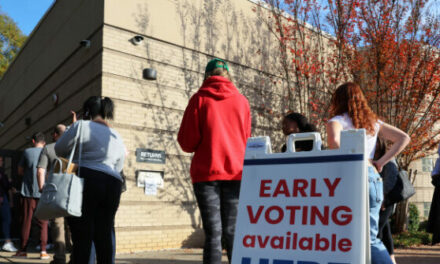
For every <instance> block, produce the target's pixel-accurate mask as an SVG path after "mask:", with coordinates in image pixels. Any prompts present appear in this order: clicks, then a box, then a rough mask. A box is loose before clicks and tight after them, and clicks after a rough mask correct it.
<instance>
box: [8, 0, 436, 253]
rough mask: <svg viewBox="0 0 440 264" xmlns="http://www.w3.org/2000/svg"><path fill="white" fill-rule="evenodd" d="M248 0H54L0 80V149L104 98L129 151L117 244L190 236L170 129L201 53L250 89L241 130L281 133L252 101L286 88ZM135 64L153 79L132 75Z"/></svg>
mask: <svg viewBox="0 0 440 264" xmlns="http://www.w3.org/2000/svg"><path fill="white" fill-rule="evenodd" d="M256 6H257V5H256V3H255V1H250V0H225V1H210V0H161V1H157V0H130V1H122V0H77V1H68V0H57V1H55V3H54V4H53V6H52V7H51V8H50V10H48V12H47V13H46V15H45V16H44V17H43V18H42V20H41V21H40V23H39V24H38V26H37V27H36V28H35V29H34V31H33V32H32V34H31V35H30V37H29V39H28V40H27V42H26V43H25V45H24V47H23V48H22V50H21V51H20V53H19V54H18V56H17V57H16V59H15V60H14V62H13V63H12V64H11V65H10V67H9V69H8V71H7V72H6V73H5V75H4V77H3V79H2V80H1V81H0V121H1V122H2V123H3V124H4V126H3V127H1V128H0V149H4V150H22V149H24V148H25V147H27V146H28V144H29V137H30V136H31V135H32V134H33V133H34V132H36V131H43V132H45V133H46V134H47V135H49V133H50V131H51V130H52V128H53V127H54V126H55V125H56V124H57V123H66V124H70V123H71V116H70V111H71V110H74V111H77V112H81V107H82V103H83V102H84V101H85V99H87V98H88V97H89V96H91V95H101V96H108V97H110V98H112V99H113V100H114V102H115V105H116V109H115V119H114V121H113V122H112V123H111V124H112V126H113V127H114V128H115V129H116V130H117V131H118V132H119V133H120V134H121V135H122V137H123V139H124V142H125V144H126V147H127V149H128V153H129V154H128V157H127V160H126V164H125V166H124V174H125V175H126V177H127V191H126V192H124V193H123V194H122V198H121V204H120V208H119V210H118V212H117V215H116V223H115V226H116V233H117V236H116V237H117V251H118V252H131V251H140V250H150V249H163V248H179V247H194V246H201V245H202V242H203V232H202V231H201V219H200V217H199V214H198V211H197V204H196V202H195V197H194V195H193V191H192V184H191V181H190V177H189V165H190V160H191V155H189V154H187V153H184V152H182V150H181V149H180V147H179V146H178V144H177V141H176V137H177V131H178V129H179V125H180V120H181V117H182V114H183V111H184V109H185V107H186V105H187V103H188V100H189V98H190V97H191V95H192V94H193V93H194V92H196V91H197V89H198V88H199V87H200V85H201V84H202V81H203V74H204V67H205V65H206V63H207V62H208V61H209V60H210V59H211V58H212V57H219V58H222V59H225V60H226V61H228V63H229V64H230V68H231V70H232V77H233V81H234V83H235V84H236V86H237V87H238V88H239V90H240V92H242V93H243V94H244V95H245V96H246V97H247V98H248V99H249V102H250V104H251V107H252V134H253V135H257V136H260V135H269V136H270V137H271V139H272V141H273V142H272V145H273V146H274V150H277V149H279V148H280V147H281V144H282V141H283V138H282V136H281V133H280V130H281V129H280V119H279V115H274V114H273V113H267V112H266V111H265V110H264V108H263V107H261V106H262V105H264V106H265V107H267V106H270V107H271V108H272V109H274V112H275V113H278V114H280V113H283V112H284V110H285V109H284V107H283V103H282V101H283V100H282V98H284V96H285V89H284V88H285V87H284V86H283V82H281V81H280V80H281V78H280V75H279V72H281V70H280V68H279V67H280V66H279V63H277V58H278V57H279V47H278V42H277V40H276V38H274V36H273V34H272V33H271V32H270V30H268V28H267V27H266V26H265V25H264V23H262V21H261V20H260V19H259V18H258V17H257V15H256V13H255V12H254V11H253V9H254V8H256ZM135 37H137V38H136V39H135V41H134V40H133V39H134V38H135ZM145 69H154V70H155V71H156V72H157V79H156V80H146V79H145V78H143V72H144V70H145ZM148 155H150V156H154V155H156V157H160V158H159V160H157V159H156V160H153V159H147V158H145V157H148ZM155 177H159V178H163V184H153V189H150V190H145V187H142V185H145V184H143V183H142V182H141V179H143V178H148V179H150V180H153V181H154V179H156V178H155ZM418 178H419V179H420V178H422V177H418ZM423 179H424V178H423ZM423 188H424V187H423ZM424 193H425V191H424ZM431 195H432V194H431ZM425 198H427V197H423V199H425ZM413 199H415V200H417V202H418V203H420V202H419V196H417V195H416V196H415V198H413ZM420 199H421V200H423V199H422V198H420ZM423 201H425V200H423ZM429 201H430V197H429Z"/></svg>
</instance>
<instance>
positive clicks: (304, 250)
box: [232, 130, 369, 264]
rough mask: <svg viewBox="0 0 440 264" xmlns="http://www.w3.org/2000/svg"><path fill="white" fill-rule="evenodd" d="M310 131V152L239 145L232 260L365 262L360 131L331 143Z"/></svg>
mask: <svg viewBox="0 0 440 264" xmlns="http://www.w3.org/2000/svg"><path fill="white" fill-rule="evenodd" d="M314 136H316V138H314V140H315V148H314V150H312V151H310V152H298V153H294V152H293V151H294V150H292V148H291V147H289V146H288V150H289V149H290V150H289V151H288V152H286V153H274V154H270V151H261V152H260V153H258V152H257V151H255V149H252V150H251V149H249V151H247V152H246V158H245V163H244V170H243V179H242V184H241V186H242V187H241V193H240V202H239V209H238V216H237V224H236V231H235V239H234V250H233V257H232V263H233V264H324V263H325V264H330V263H331V264H348V263H350V264H363V263H368V261H369V260H368V259H369V257H368V254H369V237H368V232H369V231H368V221H367V220H368V199H367V197H368V188H367V187H368V186H367V176H366V164H367V160H366V158H365V155H364V151H365V149H364V148H365V132H364V130H356V131H347V132H343V133H342V135H341V148H340V149H339V150H324V151H321V150H318V148H319V147H320V137H319V134H315V135H314ZM291 137H292V138H290V139H289V143H288V144H293V142H294V141H295V136H293V135H292V136H291ZM298 138H308V139H309V138H310V137H304V135H299V136H298ZM318 138H319V140H318ZM257 141H258V139H257ZM264 141H265V142H267V139H264ZM250 142H251V143H252V145H253V146H254V145H255V144H256V143H255V139H253V140H250ZM317 146H319V147H317ZM260 149H262V150H264V149H265V148H260Z"/></svg>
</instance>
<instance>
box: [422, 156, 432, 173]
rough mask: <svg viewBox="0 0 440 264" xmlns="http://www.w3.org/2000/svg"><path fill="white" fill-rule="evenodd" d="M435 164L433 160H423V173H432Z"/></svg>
mask: <svg viewBox="0 0 440 264" xmlns="http://www.w3.org/2000/svg"><path fill="white" fill-rule="evenodd" d="M432 164H433V162H432V159H431V158H423V159H422V171H423V172H431V171H432V169H433V166H432Z"/></svg>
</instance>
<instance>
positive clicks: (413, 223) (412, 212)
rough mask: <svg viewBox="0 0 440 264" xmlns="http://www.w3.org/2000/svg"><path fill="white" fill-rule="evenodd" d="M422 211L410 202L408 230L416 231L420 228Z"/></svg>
mask: <svg viewBox="0 0 440 264" xmlns="http://www.w3.org/2000/svg"><path fill="white" fill-rule="evenodd" d="M419 215H420V213H419V209H417V206H416V205H415V204H412V203H410V204H409V207H408V231H409V232H415V231H417V230H419V225H420V216H419Z"/></svg>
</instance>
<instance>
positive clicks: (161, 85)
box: [102, 0, 283, 252]
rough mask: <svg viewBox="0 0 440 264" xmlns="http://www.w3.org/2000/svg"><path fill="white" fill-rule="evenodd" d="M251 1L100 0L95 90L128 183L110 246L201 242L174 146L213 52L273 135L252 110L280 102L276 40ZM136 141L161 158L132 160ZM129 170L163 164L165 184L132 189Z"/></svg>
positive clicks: (183, 164)
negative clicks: (99, 69) (103, 102)
mask: <svg viewBox="0 0 440 264" xmlns="http://www.w3.org/2000/svg"><path fill="white" fill-rule="evenodd" d="M253 6H255V4H253V3H252V2H250V1H247V0H240V1H218V2H217V1H204V2H203V1H198V0H195V1H171V0H164V1H160V3H159V2H158V1H132V2H130V3H129V4H127V2H122V1H106V4H105V15H104V18H105V20H104V22H105V25H104V28H103V32H104V34H103V36H104V37H103V38H104V40H103V83H102V95H103V96H109V97H111V98H112V99H114V100H115V102H116V106H117V108H116V113H115V120H114V122H113V125H114V127H115V128H116V129H117V130H118V131H119V132H120V133H121V135H122V136H123V138H124V142H125V144H126V146H127V148H128V150H129V155H128V157H127V163H126V166H125V168H124V173H125V175H126V176H127V178H128V181H127V184H128V190H127V192H126V193H124V194H123V195H122V201H121V206H120V209H119V211H118V213H117V217H116V230H117V234H118V235H117V250H118V252H127V251H136V250H145V249H157V248H172V247H174V248H175V247H182V246H183V247H188V246H201V245H202V243H203V232H202V231H201V219H200V217H199V212H198V210H197V204H196V202H195V197H194V195H193V191H192V184H191V180H190V176H189V165H190V161H191V155H189V154H187V153H183V152H182V151H181V149H180V147H179V146H178V143H177V141H176V138H177V131H178V129H179V126H180V121H181V118H182V115H183V111H184V110H185V108H186V105H187V103H188V100H189V98H190V96H191V95H192V94H193V93H194V92H196V91H197V90H198V88H199V87H200V85H201V84H202V81H203V74H204V67H205V65H206V63H207V62H208V61H209V60H210V59H211V58H212V57H214V56H218V57H220V58H224V59H227V60H228V61H229V63H230V68H231V70H232V76H233V80H234V83H235V84H236V86H237V87H238V88H239V90H240V91H241V92H242V93H243V94H245V95H246V96H247V97H248V98H249V101H250V103H251V106H252V108H253V109H254V111H253V133H254V134H256V135H271V134H273V133H272V131H273V130H274V120H273V118H272V117H271V115H269V114H267V113H264V112H258V109H259V108H261V104H265V105H273V106H274V109H278V108H279V106H280V105H281V104H280V102H281V99H282V93H283V90H282V87H281V85H280V83H278V84H276V85H274V84H273V80H279V77H278V76H275V75H274V73H275V72H277V70H278V69H277V67H276V65H277V64H276V63H275V59H276V56H275V53H277V45H278V44H277V42H276V40H275V39H273V36H272V35H270V33H269V32H268V31H267V29H266V30H265V29H264V27H263V26H262V25H261V24H260V23H259V22H258V19H257V17H256V14H255V13H254V12H252V7H253ZM214 21H219V22H218V23H215V25H214V24H212V23H213V22H214ZM135 35H141V36H143V37H144V41H143V43H141V45H138V46H136V45H133V43H132V42H131V41H130V40H131V38H133V37H134V36H135ZM271 61H272V62H271ZM145 68H154V69H156V70H157V74H158V78H157V80H156V81H147V80H144V79H143V78H142V71H143V69H145ZM263 69H264V70H263ZM269 71H272V72H269ZM278 111H281V109H280V110H278ZM275 122H276V124H275V129H276V130H278V125H279V121H278V120H277V121H275ZM137 148H149V149H154V150H162V151H165V152H166V164H165V165H157V164H150V163H140V162H136V154H135V151H136V149H137ZM137 170H153V171H163V172H164V180H165V187H164V188H163V189H159V191H158V194H157V195H156V196H146V195H144V194H143V189H142V188H139V187H136V171H137Z"/></svg>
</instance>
